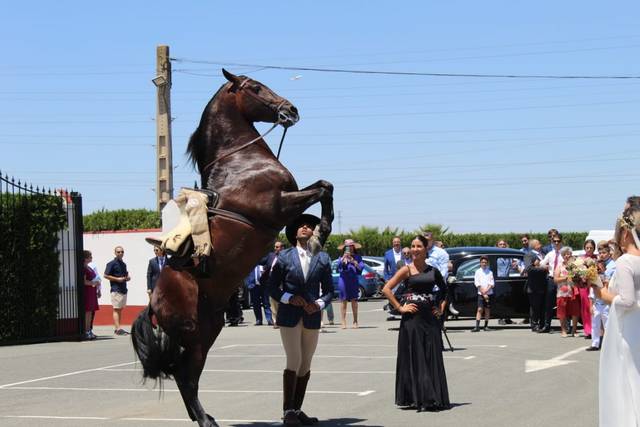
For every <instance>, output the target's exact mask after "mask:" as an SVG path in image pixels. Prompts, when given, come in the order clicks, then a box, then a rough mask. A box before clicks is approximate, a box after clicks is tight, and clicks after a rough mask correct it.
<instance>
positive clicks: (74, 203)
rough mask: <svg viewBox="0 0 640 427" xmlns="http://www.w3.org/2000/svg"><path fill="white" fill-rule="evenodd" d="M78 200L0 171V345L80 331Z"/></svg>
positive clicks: (73, 335) (67, 336) (70, 336)
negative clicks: (28, 183)
mask: <svg viewBox="0 0 640 427" xmlns="http://www.w3.org/2000/svg"><path fill="white" fill-rule="evenodd" d="M82 233H83V224H82V197H81V195H80V194H78V193H75V192H67V191H66V190H53V191H52V190H50V189H49V190H45V189H40V188H35V189H34V188H33V186H31V185H27V184H26V183H22V182H20V181H17V182H16V181H15V179H13V178H11V179H9V177H8V176H6V175H5V176H2V173H0V345H2V344H17V343H28V342H42V341H52V340H61V339H78V338H80V337H81V336H82V335H83V332H84V294H83V291H84V286H83V285H84V271H83V269H84V267H83V255H82V251H83V247H82Z"/></svg>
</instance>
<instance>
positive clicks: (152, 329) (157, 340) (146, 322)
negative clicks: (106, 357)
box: [131, 305, 183, 386]
mask: <svg viewBox="0 0 640 427" xmlns="http://www.w3.org/2000/svg"><path fill="white" fill-rule="evenodd" d="M152 316H153V309H152V308H151V306H150V305H149V306H147V308H145V309H144V310H143V311H142V312H141V313H140V314H139V315H138V318H137V319H136V320H135V321H134V322H133V324H132V325H131V341H132V343H133V349H134V350H135V352H136V354H137V355H138V359H140V363H142V369H143V373H142V377H143V378H144V379H147V378H152V379H155V380H160V383H161V386H162V380H163V379H166V378H171V377H172V376H173V375H174V374H175V371H176V367H177V366H178V363H179V361H180V359H181V355H182V350H183V349H182V347H181V346H180V345H179V344H178V343H176V340H175V339H174V338H171V337H170V336H169V335H167V334H166V333H165V332H164V331H163V330H162V328H161V327H160V326H159V325H157V326H154V324H153V322H152V320H151V318H152Z"/></svg>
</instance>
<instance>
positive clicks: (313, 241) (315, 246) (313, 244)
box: [307, 232, 322, 255]
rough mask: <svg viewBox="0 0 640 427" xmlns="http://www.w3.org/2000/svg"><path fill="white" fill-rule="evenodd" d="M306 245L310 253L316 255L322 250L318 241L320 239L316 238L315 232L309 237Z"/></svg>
mask: <svg viewBox="0 0 640 427" xmlns="http://www.w3.org/2000/svg"><path fill="white" fill-rule="evenodd" d="M307 246H308V247H309V251H311V255H316V254H317V253H318V252H320V251H321V250H322V244H321V243H320V239H319V238H318V236H316V234H315V232H314V235H313V236H311V238H310V239H309V242H308V243H307Z"/></svg>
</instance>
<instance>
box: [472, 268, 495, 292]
mask: <svg viewBox="0 0 640 427" xmlns="http://www.w3.org/2000/svg"><path fill="white" fill-rule="evenodd" d="M473 283H474V284H475V285H476V288H478V295H482V292H481V290H482V291H486V290H487V288H488V289H489V290H488V291H487V292H486V293H487V295H493V287H494V286H495V281H494V279H493V272H492V271H491V269H490V268H488V267H487V268H484V269H483V268H479V269H477V270H476V274H475V276H474V277H473Z"/></svg>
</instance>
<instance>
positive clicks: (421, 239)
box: [411, 234, 429, 248]
mask: <svg viewBox="0 0 640 427" xmlns="http://www.w3.org/2000/svg"><path fill="white" fill-rule="evenodd" d="M416 239H418V240H420V241H421V242H422V244H423V245H424V247H425V248H428V247H429V240H428V239H427V238H426V237H424V236H423V235H422V234H416V235H415V237H414V238H413V239H411V240H412V241H413V240H416Z"/></svg>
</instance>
